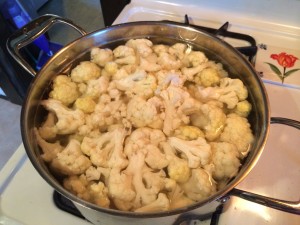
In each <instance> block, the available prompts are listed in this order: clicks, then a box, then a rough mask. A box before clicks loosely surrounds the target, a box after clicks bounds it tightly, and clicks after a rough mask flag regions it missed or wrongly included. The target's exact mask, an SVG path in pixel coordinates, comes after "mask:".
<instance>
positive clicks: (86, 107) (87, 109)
mask: <svg viewBox="0 0 300 225" xmlns="http://www.w3.org/2000/svg"><path fill="white" fill-rule="evenodd" d="M74 105H75V108H76V109H80V110H81V111H82V112H84V113H92V112H94V110H95V107H96V102H95V101H94V100H93V98H92V97H89V96H87V97H81V98H77V100H76V101H75V104H74Z"/></svg>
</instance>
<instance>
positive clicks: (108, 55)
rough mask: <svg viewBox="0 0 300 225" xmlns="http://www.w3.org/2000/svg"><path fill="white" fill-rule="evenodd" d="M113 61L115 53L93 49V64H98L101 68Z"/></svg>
mask: <svg viewBox="0 0 300 225" xmlns="http://www.w3.org/2000/svg"><path fill="white" fill-rule="evenodd" d="M111 61H113V52H112V50H110V49H108V48H106V49H100V48H92V50H91V62H93V63H96V64H98V65H99V66H101V67H104V66H105V64H106V63H108V62H111Z"/></svg>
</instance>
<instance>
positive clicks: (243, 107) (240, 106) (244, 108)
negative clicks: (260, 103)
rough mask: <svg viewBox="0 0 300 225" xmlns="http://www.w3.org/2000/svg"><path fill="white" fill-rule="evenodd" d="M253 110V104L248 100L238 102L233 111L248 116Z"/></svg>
mask: <svg viewBox="0 0 300 225" xmlns="http://www.w3.org/2000/svg"><path fill="white" fill-rule="evenodd" d="M251 110H252V105H251V103H250V102H248V101H247V100H244V101H241V102H238V103H237V104H236V107H235V108H234V109H233V112H234V113H236V114H238V115H239V116H242V117H247V116H248V115H249V113H250V112H251Z"/></svg>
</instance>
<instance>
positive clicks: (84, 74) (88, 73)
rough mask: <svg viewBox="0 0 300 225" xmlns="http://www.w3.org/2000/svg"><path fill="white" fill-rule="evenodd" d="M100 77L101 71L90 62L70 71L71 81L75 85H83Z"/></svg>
mask: <svg viewBox="0 0 300 225" xmlns="http://www.w3.org/2000/svg"><path fill="white" fill-rule="evenodd" d="M100 75H101V69H100V67H98V66H97V65H96V64H95V63H93V62H90V61H84V62H81V63H80V64H79V65H78V66H76V67H75V68H74V69H72V71H71V79H72V81H74V82H76V83H82V82H83V83H85V82H87V81H89V80H92V79H97V78H98V77H100Z"/></svg>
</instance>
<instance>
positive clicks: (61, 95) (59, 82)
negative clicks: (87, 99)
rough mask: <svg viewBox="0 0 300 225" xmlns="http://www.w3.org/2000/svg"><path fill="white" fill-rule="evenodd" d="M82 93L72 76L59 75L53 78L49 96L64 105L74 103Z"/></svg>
mask: <svg viewBox="0 0 300 225" xmlns="http://www.w3.org/2000/svg"><path fill="white" fill-rule="evenodd" d="M79 95H80V92H79V89H78V87H77V84H76V83H74V82H73V81H72V80H71V78H70V77H68V76H65V75H58V76H57V77H55V78H54V80H53V86H52V91H51V92H50V93H49V97H50V98H53V99H56V100H58V101H61V102H62V103H63V104H64V105H67V106H68V105H70V104H72V103H73V102H74V101H75V100H76V99H77V98H78V97H79Z"/></svg>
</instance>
